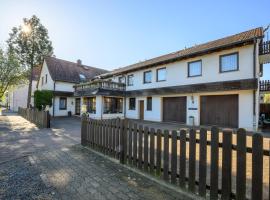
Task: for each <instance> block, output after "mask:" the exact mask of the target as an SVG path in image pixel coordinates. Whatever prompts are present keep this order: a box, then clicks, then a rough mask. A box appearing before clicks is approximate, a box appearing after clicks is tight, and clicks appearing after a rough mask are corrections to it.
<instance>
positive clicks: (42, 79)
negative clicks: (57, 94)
mask: <svg viewBox="0 0 270 200" xmlns="http://www.w3.org/2000/svg"><path fill="white" fill-rule="evenodd" d="M43 84H44V77H43V76H42V77H41V85H43Z"/></svg>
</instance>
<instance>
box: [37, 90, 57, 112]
mask: <svg viewBox="0 0 270 200" xmlns="http://www.w3.org/2000/svg"><path fill="white" fill-rule="evenodd" d="M52 98H53V93H52V91H49V90H36V91H35V93H34V105H35V107H36V108H37V109H39V110H44V109H45V107H46V106H52Z"/></svg>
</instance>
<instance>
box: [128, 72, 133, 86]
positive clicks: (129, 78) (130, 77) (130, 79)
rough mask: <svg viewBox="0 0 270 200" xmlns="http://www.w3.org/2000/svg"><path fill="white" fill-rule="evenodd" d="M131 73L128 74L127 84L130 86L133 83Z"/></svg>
mask: <svg viewBox="0 0 270 200" xmlns="http://www.w3.org/2000/svg"><path fill="white" fill-rule="evenodd" d="M133 77H134V76H133V74H131V75H128V86H132V85H133Z"/></svg>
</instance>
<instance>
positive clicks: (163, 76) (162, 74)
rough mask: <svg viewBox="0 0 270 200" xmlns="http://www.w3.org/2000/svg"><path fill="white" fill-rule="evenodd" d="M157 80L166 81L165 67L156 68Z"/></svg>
mask: <svg viewBox="0 0 270 200" xmlns="http://www.w3.org/2000/svg"><path fill="white" fill-rule="evenodd" d="M157 81H166V68H160V69H157Z"/></svg>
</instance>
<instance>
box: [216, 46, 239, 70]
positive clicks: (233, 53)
mask: <svg viewBox="0 0 270 200" xmlns="http://www.w3.org/2000/svg"><path fill="white" fill-rule="evenodd" d="M235 54H236V55H237V69H234V70H228V71H222V68H221V58H222V57H225V56H230V55H235ZM235 71H239V52H238V51H237V52H232V53H227V54H222V55H219V73H226V72H235Z"/></svg>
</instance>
